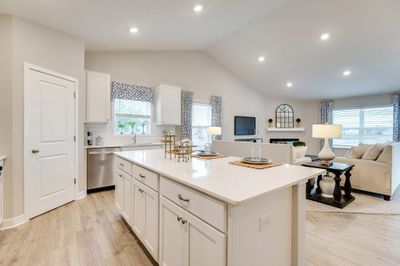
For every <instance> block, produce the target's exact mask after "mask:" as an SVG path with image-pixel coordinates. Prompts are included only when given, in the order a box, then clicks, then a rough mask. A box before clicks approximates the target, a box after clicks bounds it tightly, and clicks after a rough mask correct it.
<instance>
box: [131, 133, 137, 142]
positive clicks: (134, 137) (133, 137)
mask: <svg viewBox="0 0 400 266" xmlns="http://www.w3.org/2000/svg"><path fill="white" fill-rule="evenodd" d="M131 140H132V142H133V144H136V133H135V134H133V136H132V138H131Z"/></svg>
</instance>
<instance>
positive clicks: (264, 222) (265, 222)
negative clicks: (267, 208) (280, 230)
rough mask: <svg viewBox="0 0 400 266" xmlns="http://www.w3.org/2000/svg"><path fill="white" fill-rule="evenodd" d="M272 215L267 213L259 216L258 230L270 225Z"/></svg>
mask: <svg viewBox="0 0 400 266" xmlns="http://www.w3.org/2000/svg"><path fill="white" fill-rule="evenodd" d="M271 222H272V215H271V214H268V215H265V216H262V217H260V218H259V230H260V232H262V231H264V230H265V229H267V228H269V227H271Z"/></svg>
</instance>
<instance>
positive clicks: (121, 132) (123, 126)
mask: <svg viewBox="0 0 400 266" xmlns="http://www.w3.org/2000/svg"><path fill="white" fill-rule="evenodd" d="M125 127H126V124H125V122H124V121H118V128H119V134H121V135H122V134H124V129H125Z"/></svg>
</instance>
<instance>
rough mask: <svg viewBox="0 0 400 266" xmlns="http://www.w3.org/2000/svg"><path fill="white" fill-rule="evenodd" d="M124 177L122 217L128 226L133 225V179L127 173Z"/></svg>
mask: <svg viewBox="0 0 400 266" xmlns="http://www.w3.org/2000/svg"><path fill="white" fill-rule="evenodd" d="M123 176H124V179H123V180H124V181H123V182H124V209H123V213H122V215H123V216H124V218H125V220H126V221H127V222H128V224H132V220H131V219H132V198H131V197H132V190H131V188H132V183H131V182H132V177H131V176H130V175H128V174H126V173H124V174H123Z"/></svg>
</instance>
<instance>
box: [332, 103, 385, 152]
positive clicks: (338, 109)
mask: <svg viewBox="0 0 400 266" xmlns="http://www.w3.org/2000/svg"><path fill="white" fill-rule="evenodd" d="M385 107H393V106H392V105H377V106H361V107H349V108H334V109H333V111H332V112H335V111H346V110H360V117H359V127H358V129H359V132H363V129H364V122H365V116H364V110H365V109H373V108H385ZM332 119H333V123H334V124H335V123H337V122H336V121H335V120H334V114H333V113H332ZM392 128H393V124H392ZM364 136H367V135H364V134H361V135H360V134H359V138H358V145H359V144H361V143H363V137H364ZM391 141H393V136H392V139H391ZM334 142H335V141H333V147H334V148H343V149H348V148H350V147H352V146H354V145H337V144H336V145H335V143H334Z"/></svg>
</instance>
